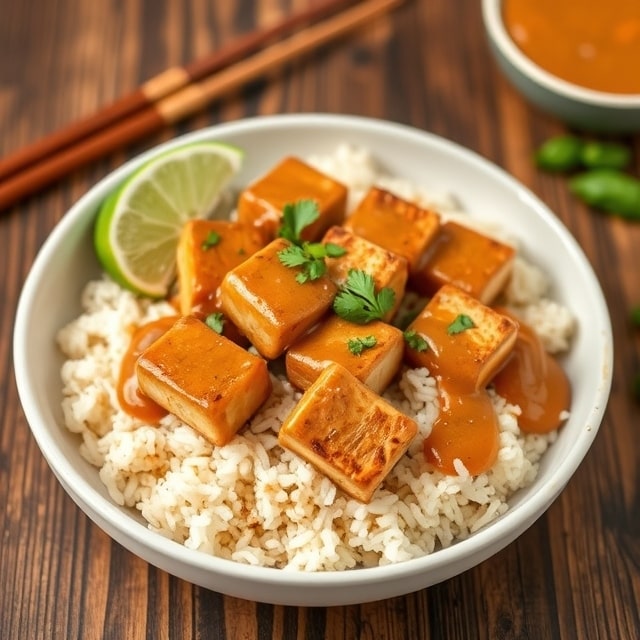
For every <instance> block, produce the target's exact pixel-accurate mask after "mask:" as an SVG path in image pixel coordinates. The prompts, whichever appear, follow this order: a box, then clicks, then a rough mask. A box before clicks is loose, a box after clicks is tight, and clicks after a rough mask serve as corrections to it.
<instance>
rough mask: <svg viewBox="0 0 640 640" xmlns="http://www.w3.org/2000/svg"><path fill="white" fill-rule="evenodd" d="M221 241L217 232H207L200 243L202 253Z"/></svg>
mask: <svg viewBox="0 0 640 640" xmlns="http://www.w3.org/2000/svg"><path fill="white" fill-rule="evenodd" d="M221 239H222V238H221V237H220V234H219V233H218V232H217V231H209V233H208V234H207V237H206V238H205V239H204V240H203V241H202V245H200V246H201V247H202V250H203V251H207V250H208V249H211V247H215V246H216V245H217V244H218V242H220V240H221Z"/></svg>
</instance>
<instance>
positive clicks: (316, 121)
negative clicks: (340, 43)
mask: <svg viewBox="0 0 640 640" xmlns="http://www.w3.org/2000/svg"><path fill="white" fill-rule="evenodd" d="M274 126H275V127H286V128H291V127H292V128H294V129H295V128H298V129H304V128H307V127H335V128H342V129H347V130H348V129H352V128H355V129H358V130H360V131H363V132H369V131H377V132H380V133H382V134H387V135H392V136H394V137H397V138H400V139H404V140H407V141H409V140H415V139H416V138H419V139H421V140H423V141H425V142H428V143H429V144H430V145H432V146H434V147H436V148H438V149H442V150H446V152H447V153H451V154H453V155H455V156H456V157H458V158H461V159H463V160H464V161H465V163H471V164H473V165H474V166H476V167H479V169H480V170H482V171H484V172H486V173H489V174H490V175H491V177H492V178H493V179H495V180H497V181H498V182H500V183H502V184H503V185H506V187H508V188H509V189H511V190H513V191H515V192H516V193H517V194H519V196H520V197H521V198H523V199H525V200H526V201H527V202H529V203H530V206H532V205H533V206H535V208H536V209H537V213H538V214H539V215H541V216H542V217H543V218H544V219H545V221H546V222H547V224H549V225H550V226H551V227H552V228H554V229H555V230H556V232H557V233H560V234H561V236H562V239H563V241H564V242H566V243H567V246H568V249H569V250H570V251H572V252H573V253H574V254H575V257H577V259H578V260H579V262H580V266H581V270H582V271H584V273H585V275H586V277H587V278H588V280H589V281H590V287H591V288H593V291H594V293H595V294H596V299H597V301H596V307H597V308H595V309H594V316H597V317H600V318H601V319H602V321H603V326H602V331H603V334H604V335H603V336H602V338H603V342H604V343H605V344H606V345H608V346H609V348H608V349H606V350H604V352H603V353H602V360H603V373H602V375H601V378H600V382H599V385H598V391H599V395H598V398H597V401H596V402H595V403H594V404H593V405H592V407H591V408H590V411H589V416H588V418H589V419H588V421H587V424H585V425H584V429H583V431H582V432H581V433H580V436H579V438H578V439H577V441H576V442H575V449H572V452H571V456H569V457H568V458H570V459H567V460H565V462H566V464H564V465H563V466H562V467H560V468H558V469H554V470H553V471H552V472H550V474H549V476H548V479H547V482H546V484H545V486H544V487H541V488H540V489H539V490H537V491H535V492H534V493H533V494H532V495H531V496H529V498H528V499H527V501H526V502H525V503H521V504H519V505H517V507H516V508H514V509H509V510H508V511H507V513H506V514H504V516H502V517H500V518H499V519H497V520H496V521H494V522H492V523H490V525H489V526H487V527H485V528H481V529H480V530H479V531H477V532H475V533H474V534H473V535H472V536H470V537H469V538H466V539H464V540H460V541H458V542H456V543H455V544H453V545H451V546H449V547H447V548H443V549H439V550H438V551H437V552H434V553H431V554H427V555H424V556H421V557H418V558H414V559H411V560H407V561H404V562H399V563H396V564H390V565H385V566H376V567H371V568H361V569H358V570H355V571H343V570H330V571H320V572H297V571H296V572H294V571H286V570H282V569H276V568H271V567H263V566H251V565H245V564H243V563H240V562H236V561H233V560H228V559H224V558H220V557H216V556H213V555H209V554H206V553H203V552H201V551H196V550H192V549H188V548H187V547H185V546H184V545H182V544H180V543H177V542H174V541H172V540H170V539H168V538H165V537H163V536H162V535H161V534H159V533H155V532H152V531H150V530H149V529H148V528H147V526H146V525H145V524H143V523H141V522H138V521H135V520H133V519H132V518H131V516H130V515H129V514H128V513H127V512H126V511H128V510H127V508H126V507H120V506H118V505H116V504H115V503H114V502H112V501H111V500H110V499H108V498H105V497H104V496H103V495H101V494H100V493H98V492H97V491H96V490H94V489H93V487H91V486H90V485H88V484H87V482H86V481H85V480H84V479H83V477H82V474H81V473H80V471H79V470H77V469H76V468H74V467H73V466H72V465H69V464H65V463H66V462H67V459H66V457H65V456H64V454H63V451H62V449H61V447H60V445H59V443H58V442H57V441H56V438H55V437H54V433H53V431H52V430H51V428H50V427H49V426H48V424H47V415H46V412H45V411H43V409H42V408H41V407H40V406H39V404H38V402H37V397H36V394H35V389H34V386H33V384H32V382H31V381H30V379H29V376H28V371H29V368H30V364H29V362H28V358H27V345H28V342H29V335H28V332H27V327H28V324H29V323H28V322H27V320H28V318H29V317H30V314H31V313H32V307H33V306H34V304H35V298H36V294H37V291H38V283H39V282H40V281H41V279H42V278H43V277H44V275H45V273H46V271H47V265H48V262H49V261H50V260H51V259H52V256H53V254H55V252H56V251H57V250H58V247H59V245H60V244H61V242H62V241H63V240H64V238H65V237H66V235H67V234H68V233H69V232H70V231H71V230H72V229H73V228H74V226H75V225H77V224H78V222H79V221H81V220H84V219H85V218H88V217H89V216H93V215H94V212H95V205H96V203H97V202H99V201H101V200H102V199H103V198H104V197H105V196H106V194H107V193H108V192H109V191H110V190H111V189H113V188H114V186H115V185H116V184H118V183H119V182H120V181H121V180H122V179H123V178H124V177H125V176H126V175H128V174H129V173H130V172H131V171H133V170H134V169H135V168H136V167H138V166H139V165H140V164H142V163H143V162H144V161H145V160H146V159H147V158H148V157H150V156H151V155H153V154H156V153H158V152H160V151H162V150H166V149H169V148H172V147H175V146H178V145H182V144H185V143H188V142H193V141H197V140H199V139H203V138H206V137H211V136H213V135H214V134H215V135H216V136H221V137H224V136H228V135H234V134H236V135H237V134H242V133H248V132H255V131H260V130H265V129H269V128H272V127H274ZM13 352H14V370H15V378H16V383H17V388H18V393H19V397H20V400H21V403H22V406H23V410H24V413H25V416H26V418H27V422H28V424H29V428H30V430H31V432H32V433H33V435H34V438H35V440H36V442H37V443H38V445H39V448H40V449H41V451H42V453H43V455H44V457H45V459H46V460H47V462H48V463H49V465H50V466H51V467H52V470H53V471H54V474H55V475H56V477H57V478H58V480H59V481H60V482H61V484H62V485H63V486H64V488H65V489H66V491H67V492H68V493H70V495H71V497H72V498H73V499H74V500H75V501H76V502H77V503H78V504H79V505H80V507H81V509H82V510H83V511H84V512H85V513H87V515H89V516H90V517H91V518H92V519H93V520H94V521H96V522H97V523H98V525H99V526H100V527H101V528H102V529H104V530H106V531H107V532H108V533H109V535H110V536H111V537H113V538H114V539H116V540H117V541H118V542H120V543H121V544H123V546H125V547H127V548H128V549H130V550H132V544H131V540H133V541H134V542H135V545H139V546H140V547H141V548H146V549H148V550H150V551H151V552H152V553H153V554H155V555H159V556H162V557H171V558H173V559H174V560H176V561H179V562H180V563H182V564H183V565H187V566H189V567H193V568H196V569H198V570H200V571H212V572H215V573H216V574H217V575H219V576H223V577H228V578H233V579H240V580H245V581H251V582H252V583H254V584H260V585H264V586H268V585H272V586H277V585H278V584H279V583H281V584H285V585H287V586H290V585H293V586H295V587H310V586H311V585H310V583H311V582H313V586H317V587H319V588H323V589H328V588H333V587H335V588H339V589H340V590H341V591H344V590H345V589H348V588H352V587H359V586H365V585H367V584H368V583H369V582H370V581H371V580H372V577H373V575H375V576H376V581H396V582H397V581H398V580H400V579H406V578H407V577H410V576H416V575H417V574H424V573H425V572H434V571H435V572H437V571H438V570H441V569H442V568H443V567H444V566H445V565H448V564H453V565H459V566H461V568H460V569H459V570H458V571H457V573H460V572H462V571H465V570H467V569H468V568H470V567H472V566H475V565H476V564H478V562H479V561H474V562H473V563H468V564H465V561H467V562H468V559H469V558H472V557H478V558H480V559H481V560H484V559H486V558H488V557H489V556H491V555H493V554H494V553H496V552H497V551H499V550H500V549H502V548H503V547H505V546H506V545H507V544H509V543H510V542H512V541H513V540H514V539H515V538H516V537H517V536H519V535H521V533H522V532H523V531H524V530H526V529H527V528H528V527H529V526H531V525H532V524H533V522H535V520H536V519H537V518H538V517H540V516H541V515H542V514H543V513H544V512H545V511H546V509H547V508H548V507H549V506H550V504H551V503H552V502H553V501H554V500H555V499H556V497H557V496H558V494H559V493H560V492H561V490H562V489H563V488H564V486H565V485H566V483H567V482H568V481H569V479H570V478H571V477H572V476H573V474H574V472H575V470H576V469H577V467H578V466H579V464H580V463H581V462H582V460H583V459H584V457H585V455H586V453H587V451H588V449H589V448H590V446H591V444H592V443H593V441H594V439H595V436H596V434H597V432H598V429H599V426H600V423H601V421H602V417H603V415H604V411H605V408H606V404H607V399H608V394H609V390H610V385H611V371H612V362H613V341H612V330H611V322H610V318H609V313H608V309H607V306H606V303H605V300H604V296H603V294H602V290H601V289H600V285H599V283H598V280H597V278H596V276H595V273H594V272H593V270H592V268H591V265H590V264H589V262H588V261H587V259H586V257H585V256H584V254H583V252H582V250H581V248H580V247H579V245H578V243H577V241H576V240H575V238H574V237H573V236H572V235H571V234H570V232H569V231H568V229H566V227H564V225H562V223H561V222H560V221H559V220H558V219H557V218H556V216H555V215H554V214H553V213H552V212H551V210H550V209H549V208H548V207H547V206H546V205H545V204H544V203H543V202H542V201H541V200H540V199H539V198H537V196H535V195H534V194H533V193H532V192H531V191H530V190H529V189H527V187H525V186H524V185H522V184H521V183H520V182H519V181H517V180H516V179H515V178H514V177H512V176H511V175H509V174H508V173H507V172H506V171H504V170H503V169H501V168H500V167H498V166H497V165H495V164H494V163H491V162H490V161H488V160H487V159H485V158H483V157H482V156H480V155H479V154H478V153H476V152H474V151H472V150H470V149H467V148H465V147H463V146H461V145H459V144H458V143H456V142H452V141H450V140H447V139H445V138H443V137H441V136H438V135H435V134H432V133H429V132H425V131H422V130H419V129H417V128H415V127H411V126H408V125H404V124H399V123H394V122H390V121H384V120H379V119H374V118H369V117H363V116H355V115H337V114H318V113H298V114H279V115H270V116H253V117H250V118H246V119H242V120H239V121H235V122H228V123H222V124H217V125H213V126H210V127H206V128H204V129H200V130H198V131H195V132H191V133H188V134H184V135H181V136H178V137H176V138H174V139H172V140H169V141H166V142H164V143H161V144H159V145H157V146H155V147H153V148H152V149H149V150H147V151H145V152H143V153H141V154H140V155H138V156H136V157H134V158H132V159H130V160H128V161H127V162H125V163H124V164H123V165H121V166H120V167H118V168H116V169H115V170H113V171H111V172H110V173H109V174H107V175H106V176H105V177H104V178H102V179H101V180H100V181H99V182H98V183H97V184H95V185H94V186H92V187H91V188H90V189H89V190H88V192H87V193H85V194H84V195H83V196H82V197H81V198H80V199H79V200H78V201H77V202H76V203H75V204H74V205H73V206H72V207H71V208H70V209H69V211H68V212H67V213H66V214H65V215H64V216H63V217H62V219H61V220H60V221H59V222H58V224H57V225H56V226H55V227H54V229H53V230H52V232H51V234H50V235H49V236H48V238H47V239H46V240H45V242H44V244H43V246H42V247H41V248H40V250H39V252H38V254H37V256H36V258H35V260H34V263H33V265H32V267H31V270H30V272H29V274H28V276H27V278H26V280H25V283H24V287H23V290H22V292H21V295H20V299H19V302H18V307H17V312H16V318H15V325H14V340H13ZM78 487H82V488H83V493H82V495H79V494H78V493H77V488H78ZM87 510H89V512H88V511H87ZM105 522H107V523H108V525H109V526H105V524H104V523H105ZM496 541H498V542H496ZM133 552H134V553H136V554H137V555H141V554H140V553H139V552H137V551H133ZM145 559H147V561H150V562H151V560H149V559H148V558H145ZM166 570H167V571H170V572H171V570H170V569H166ZM452 575H455V574H451V576H452ZM451 576H447V577H451ZM397 593H400V591H398V592H397ZM385 597H387V596H385ZM389 597H390V596H389ZM267 601H269V600H267ZM358 601H361V600H358Z"/></svg>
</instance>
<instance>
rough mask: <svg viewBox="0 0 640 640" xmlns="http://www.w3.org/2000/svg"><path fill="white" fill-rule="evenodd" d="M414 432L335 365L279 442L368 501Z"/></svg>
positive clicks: (282, 430) (293, 414) (400, 415)
mask: <svg viewBox="0 0 640 640" xmlns="http://www.w3.org/2000/svg"><path fill="white" fill-rule="evenodd" d="M417 431H418V427H417V425H416V423H415V422H414V421H413V420H412V419H411V418H409V417H408V416H406V415H404V414H403V413H401V412H400V411H398V410H397V409H395V408H394V407H392V406H391V405H390V404H388V403H387V402H386V401H384V400H383V399H382V398H380V396H378V395H377V394H375V393H374V392H373V391H371V389H369V388H368V387H366V386H365V385H364V384H362V383H361V382H360V381H359V380H357V379H356V378H355V377H354V376H353V375H351V374H350V373H349V372H348V371H347V370H346V369H345V368H344V367H343V366H342V365H339V364H337V363H335V362H334V363H332V364H330V365H329V366H328V367H327V368H326V369H324V371H323V372H322V373H321V374H320V376H318V378H317V379H316V381H315V382H314V383H313V384H312V385H311V386H310V387H309V388H308V389H307V391H305V393H304V394H303V396H302V398H301V399H300V401H299V402H298V404H297V405H296V407H295V408H294V409H293V411H292V412H291V413H290V414H289V416H288V417H287V419H286V420H285V421H284V423H283V425H282V427H281V428H280V433H279V435H278V440H279V442H280V444H281V445H282V446H283V447H285V448H286V449H290V450H291V451H293V452H294V453H296V454H297V455H299V456H300V457H301V458H303V459H305V460H306V461H307V462H309V463H311V464H313V465H314V466H315V467H317V468H318V469H319V470H320V471H321V472H322V473H324V474H325V475H326V476H327V477H328V478H330V479H331V480H332V481H333V482H334V483H335V484H336V485H337V486H338V487H340V488H341V489H342V490H343V491H344V492H345V493H347V494H348V495H350V496H351V497H352V498H355V499H356V500H360V501H361V502H369V501H370V500H371V497H372V496H373V494H374V492H375V490H376V489H377V488H378V486H379V485H380V483H381V482H382V481H383V479H384V478H385V476H386V475H387V474H388V473H389V471H391V469H392V468H393V466H394V465H395V464H396V462H398V460H399V459H400V457H401V456H402V455H403V454H404V452H405V451H406V450H407V447H408V446H409V443H410V442H411V440H412V439H413V438H414V436H415V435H416V433H417Z"/></svg>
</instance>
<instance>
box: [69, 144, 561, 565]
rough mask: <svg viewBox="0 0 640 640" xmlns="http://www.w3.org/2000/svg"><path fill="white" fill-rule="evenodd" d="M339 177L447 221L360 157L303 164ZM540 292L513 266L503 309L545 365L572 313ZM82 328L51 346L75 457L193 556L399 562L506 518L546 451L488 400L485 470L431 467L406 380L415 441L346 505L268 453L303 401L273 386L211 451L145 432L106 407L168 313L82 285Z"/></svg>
mask: <svg viewBox="0 0 640 640" xmlns="http://www.w3.org/2000/svg"><path fill="white" fill-rule="evenodd" d="M310 161H311V162H313V163H314V164H315V165H316V166H318V167H320V168H322V169H323V170H324V171H326V172H327V173H331V174H336V175H339V176H340V179H341V180H342V181H343V182H346V183H347V184H348V185H349V186H351V187H352V192H353V193H354V194H356V195H355V198H357V197H359V196H360V195H362V193H363V192H364V191H365V190H366V189H367V188H368V187H369V186H370V185H371V184H372V183H374V182H375V183H377V184H380V185H383V186H385V187H387V188H389V189H391V190H394V191H396V192H397V193H399V194H400V195H403V196H404V197H408V198H412V199H414V200H416V201H418V202H420V203H423V204H424V203H428V204H429V205H430V206H434V207H436V208H438V209H439V210H440V211H442V212H443V213H447V214H451V215H458V214H459V212H457V211H456V204H455V200H453V199H452V198H450V197H449V196H447V195H446V194H444V195H442V196H437V197H435V198H434V197H433V196H431V195H429V194H424V193H422V192H420V191H419V190H417V189H415V188H414V187H412V186H411V185H407V184H405V183H403V182H401V181H399V180H397V179H392V178H387V177H381V176H380V175H379V174H378V173H377V171H376V169H375V166H374V164H373V162H372V160H371V158H370V157H369V155H368V154H367V153H366V152H365V151H363V150H352V149H349V148H348V147H344V148H341V149H339V150H338V151H337V152H336V154H334V155H332V156H331V157H324V158H313V159H310ZM547 287H548V283H547V280H546V278H545V276H544V274H542V273H541V272H540V270H539V269H537V268H536V267H534V266H532V265H530V264H527V263H526V262H525V261H524V260H522V259H521V258H518V260H517V261H516V265H515V271H514V275H513V278H512V280H511V283H510V285H509V287H508V288H507V290H506V294H505V295H506V303H507V304H509V305H511V306H512V307H513V308H514V309H516V310H517V312H518V313H519V314H521V316H522V317H523V318H524V319H525V320H527V321H529V322H531V323H532V324H533V326H534V327H535V328H536V330H537V331H538V332H539V333H540V335H541V336H542V338H543V341H544V343H545V345H546V346H547V348H548V349H549V350H550V351H552V352H557V351H562V350H564V349H567V348H568V345H569V341H570V337H571V333H572V331H573V318H572V317H571V314H570V313H569V312H568V311H567V310H566V309H565V308H563V307H561V306H560V305H558V304H557V303H555V302H553V301H551V300H548V299H547V298H546V297H545V295H546V292H547ZM82 307H83V310H84V312H83V313H82V315H81V316H80V317H79V318H77V319H76V320H74V321H73V322H71V323H70V324H69V325H68V326H66V327H65V328H63V329H62V330H61V331H60V333H59V336H58V340H59V345H60V347H61V349H62V351H63V353H64V354H65V356H66V358H67V360H66V362H65V363H64V365H63V367H62V380H63V385H64V387H63V395H64V399H63V403H62V407H63V411H64V417H65V422H66V426H67V427H68V429H69V430H70V431H72V432H74V433H78V434H79V435H80V436H81V438H82V442H81V444H80V450H81V453H82V455H83V456H84V457H85V458H86V459H87V460H88V461H89V462H90V463H91V464H93V465H95V466H96V467H97V468H98V469H99V474H100V478H101V480H102V482H103V483H104V484H105V486H106V487H107V489H108V491H109V495H110V496H111V498H112V499H113V500H114V501H115V502H116V503H117V504H119V505H125V506H127V507H132V508H135V509H137V510H138V511H139V512H140V513H141V514H142V517H143V518H144V519H145V520H146V521H147V522H148V526H149V528H150V529H151V530H153V531H157V532H158V533H160V534H162V535H164V536H166V537H168V538H171V539H172V540H175V541H177V542H179V543H182V544H184V545H185V546H187V547H189V548H191V549H197V550H200V551H202V552H205V553H210V554H215V555H217V556H219V557H222V558H229V559H232V560H235V561H238V562H243V563H248V564H254V565H263V566H268V567H279V568H283V569H288V570H303V571H321V570H339V569H348V568H354V567H360V566H373V565H384V564H389V563H395V562H400V561H403V560H408V559H410V558H414V557H416V556H421V555H424V554H428V553H431V552H432V551H434V550H437V549H438V548H442V547H446V546H449V545H450V544H452V543H453V542H454V541H456V540H461V539H464V538H466V537H467V536H469V535H470V534H471V533H473V532H474V531H476V530H478V529H479V528H480V527H483V526H485V525H487V524H488V523H489V522H491V521H492V520H494V519H495V518H497V517H498V516H500V515H501V514H503V513H504V512H505V511H506V510H507V509H508V499H509V496H511V495H512V494H513V492H515V491H516V490H518V489H520V488H522V487H525V486H527V485H528V484H530V483H531V482H532V481H533V479H534V478H535V475H536V472H537V468H538V461H539V460H540V457H541V456H542V455H543V454H544V452H545V450H546V449H547V447H548V446H549V444H550V443H552V442H553V441H554V439H555V433H552V434H550V435H547V436H538V435H524V434H522V433H521V432H520V430H519V428H518V414H519V408H518V407H516V406H512V405H509V404H507V403H506V402H505V401H504V400H503V399H502V398H500V397H498V396H496V395H495V394H493V393H492V399H493V402H494V406H495V409H496V412H497V415H498V416H499V423H500V429H501V433H500V450H499V454H498V459H497V461H496V463H495V465H494V466H493V468H492V469H491V470H490V471H489V472H487V473H483V474H481V475H479V476H476V477H471V476H470V475H469V474H468V472H467V470H466V469H465V467H464V465H463V464H462V463H459V464H458V465H457V467H456V470H457V472H458V475H457V476H446V475H443V474H442V473H440V472H438V471H434V469H433V468H431V467H429V466H428V465H427V464H426V463H425V461H424V456H423V446H422V443H423V440H424V438H425V436H427V435H428V433H429V431H430V429H431V425H432V424H433V421H434V419H435V418H436V417H437V414H438V395H437V390H436V384H435V380H434V378H432V377H430V376H429V374H428V371H427V370H426V369H416V370H411V369H407V370H404V372H403V373H402V376H401V379H400V381H399V383H398V384H394V385H393V386H392V387H391V388H390V389H388V391H387V392H386V393H385V398H386V399H387V400H389V401H390V402H391V403H392V404H393V405H395V406H396V407H397V408H399V409H400V410H402V411H403V412H405V413H406V414H407V415H409V416H411V417H412V418H414V419H415V420H416V422H417V423H418V426H419V434H418V435H417V436H416V438H415V440H414V441H413V443H412V444H411V445H410V447H409V450H408V452H407V454H406V455H405V456H403V458H402V459H401V460H400V462H398V464H397V465H396V466H395V467H394V469H393V470H392V471H391V473H390V474H389V476H388V477H387V478H386V479H385V481H384V483H383V484H382V486H381V487H380V488H379V489H378V491H377V492H376V494H375V495H374V498H373V500H372V501H371V503H370V504H362V503H360V502H358V501H356V500H353V499H351V498H348V497H347V496H345V495H344V494H343V493H342V492H341V491H339V490H337V489H336V487H335V485H334V484H333V483H332V482H331V481H330V480H329V479H327V478H326V477H325V476H324V475H323V474H321V473H318V472H316V471H315V469H314V468H313V467H312V466H311V465H309V464H308V463H306V462H304V461H303V460H301V459H300V458H298V457H297V456H296V455H294V454H293V453H291V452H289V451H287V450H283V449H282V448H281V447H280V446H279V445H278V429H279V428H280V425H281V424H282V421H283V419H284V418H285V417H286V416H287V415H288V413H289V412H290V410H291V408H292V407H293V406H294V404H295V402H296V401H297V399H298V398H299V397H300V393H299V392H298V391H296V390H295V389H293V388H292V387H291V385H289V383H288V382H287V381H286V380H284V379H281V378H277V377H275V376H272V377H273V383H274V391H273V393H272V395H271V397H270V398H269V400H268V401H267V402H266V404H265V405H264V407H263V408H262V409H261V411H260V412H259V413H258V414H257V415H256V416H255V417H254V419H253V420H252V421H251V423H250V424H249V425H248V426H247V427H245V428H244V429H242V430H241V431H240V433H238V435H236V437H235V438H234V439H233V441H232V442H231V443H230V444H228V445H226V446H224V447H215V446H213V445H211V444H210V443H208V442H207V441H206V440H204V439H203V438H202V437H201V436H199V435H198V434H197V433H196V432H195V431H194V430H193V429H191V428H190V427H188V426H186V425H184V424H181V423H180V422H179V421H178V420H177V419H176V418H175V417H173V416H171V415H170V416H167V417H166V418H164V419H163V420H162V421H161V424H160V425H159V426H157V425H154V426H152V425H146V424H141V423H140V421H137V420H135V419H133V418H131V417H130V416H129V415H128V414H126V413H125V412H124V411H122V410H121V409H120V407H119V405H118V400H117V396H116V383H117V378H118V372H119V368H120V363H121V359H122V357H123V355H124V353H125V351H126V349H127V346H128V341H129V337H130V335H131V333H132V331H133V329H134V328H135V327H137V326H139V325H141V324H143V323H145V322H147V321H149V320H152V319H155V318H157V317H159V316H162V315H167V314H171V313H173V309H172V308H171V307H170V306H169V305H168V304H167V303H153V302H151V301H149V300H145V299H140V298H137V297H136V296H135V295H133V294H132V293H130V292H128V291H125V290H123V289H122V288H120V287H119V286H118V285H117V284H115V283H113V282H112V281H110V280H109V279H108V278H106V277H104V278H103V279H101V280H98V281H92V282H89V283H88V285H87V286H86V288H85V290H84V293H83V296H82Z"/></svg>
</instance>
